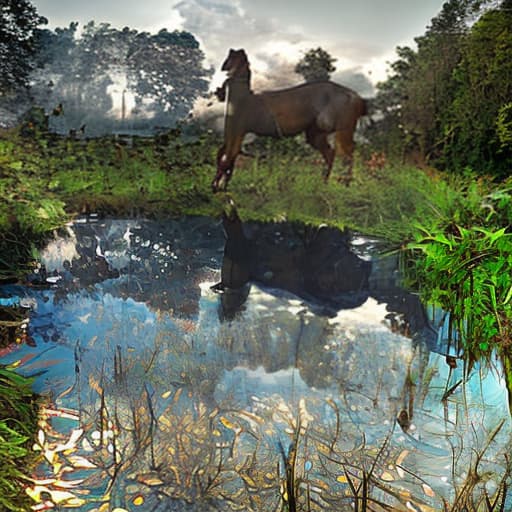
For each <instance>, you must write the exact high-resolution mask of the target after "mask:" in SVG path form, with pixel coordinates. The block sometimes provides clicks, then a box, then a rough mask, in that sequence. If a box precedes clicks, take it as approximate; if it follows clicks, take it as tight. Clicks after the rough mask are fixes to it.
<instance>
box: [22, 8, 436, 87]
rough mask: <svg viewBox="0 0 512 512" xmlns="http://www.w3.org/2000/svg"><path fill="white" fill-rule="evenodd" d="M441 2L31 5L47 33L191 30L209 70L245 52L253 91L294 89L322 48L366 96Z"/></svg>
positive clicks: (340, 78) (340, 76) (336, 76)
mask: <svg viewBox="0 0 512 512" xmlns="http://www.w3.org/2000/svg"><path fill="white" fill-rule="evenodd" d="M443 3H444V2H443V0H309V1H306V0H288V1H282V0H32V4H33V5H35V6H36V8H37V10H38V13H39V14H41V15H43V16H45V17H46V18H48V20H49V24H48V27H49V28H51V29H54V28H56V27H64V26H68V25H69V23H70V22H71V21H78V22H79V23H80V25H83V24H85V23H87V22H88V21H91V20H94V21H95V22H97V23H100V22H107V23H110V24H111V25H112V26H114V27H117V28H123V27H124V26H129V27H130V28H134V29H137V30H145V31H149V32H156V31H158V30H160V29H161V28H167V30H169V31H172V30H175V29H178V30H188V31H190V32H191V33H192V34H193V35H194V36H195V37H196V38H197V39H198V40H199V42H200V44H201V49H202V50H203V52H204V53H205V55H206V63H205V64H206V65H207V66H211V67H213V68H214V69H215V70H216V73H215V75H214V77H213V81H212V88H214V87H216V86H217V85H219V84H220V83H221V82H222V79H223V74H222V73H221V72H220V71H219V68H220V66H221V64H222V62H223V60H224V58H225V56H226V55H227V53H228V51H229V49H230V48H236V49H238V48H244V49H245V50H246V52H247V54H248V56H249V61H250V63H251V69H252V71H253V89H254V90H256V91H257V90H259V89H260V90H261V89H265V88H275V87H278V86H287V85H293V84H294V83H299V82H300V81H301V77H300V76H299V75H297V74H295V73H294V72H293V67H294V66H295V64H296V63H297V61H298V60H300V58H301V57H302V56H303V55H304V53H305V52H306V51H307V50H308V49H310V48H317V47H318V46H321V47H322V48H323V49H324V50H326V51H328V52H329V53H330V54H331V55H332V56H333V57H335V58H336V59H337V60H336V62H335V66H336V68H337V70H336V72H334V73H333V75H332V80H334V81H336V82H339V83H343V84H344V85H347V86H349V87H352V88H354V89H356V90H358V92H360V93H363V94H366V95H369V94H371V91H372V84H373V85H374V84H376V83H377V82H378V81H381V80H384V79H385V78H386V73H387V69H388V68H389V66H388V63H389V62H392V61H393V60H395V48H396V47H397V46H402V45H408V46H411V45H414V37H416V36H419V35H422V34H423V33H424V32H425V28H426V27H427V25H428V24H429V23H430V20H431V19H432V17H434V16H435V15H436V14H437V13H438V12H439V11H440V9H441V6H442V4H443Z"/></svg>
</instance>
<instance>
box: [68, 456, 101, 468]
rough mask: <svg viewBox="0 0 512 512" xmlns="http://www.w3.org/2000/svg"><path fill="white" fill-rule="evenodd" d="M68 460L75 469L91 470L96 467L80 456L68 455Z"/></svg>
mask: <svg viewBox="0 0 512 512" xmlns="http://www.w3.org/2000/svg"><path fill="white" fill-rule="evenodd" d="M68 460H69V463H70V464H71V465H72V466H73V467H75V468H80V469H93V468H95V467H96V464H93V463H92V462H91V461H90V460H87V459H86V458H85V457H81V456H80V455H70V456H69V457H68Z"/></svg>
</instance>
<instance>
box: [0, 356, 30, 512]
mask: <svg viewBox="0 0 512 512" xmlns="http://www.w3.org/2000/svg"><path fill="white" fill-rule="evenodd" d="M37 410H38V406H37V401H36V397H35V396H34V394H33V393H32V391H31V381H30V379H26V378H24V377H21V376H20V375H18V374H16V373H15V372H14V371H12V370H10V369H9V368H6V367H5V366H0V461H1V463H0V510H6V511H16V512H18V511H19V512H23V511H26V510H28V507H29V506H30V500H29V499H28V496H27V495H26V494H25V493H24V492H22V491H21V488H22V487H23V484H24V482H25V479H26V477H25V474H26V468H27V467H29V466H31V465H32V464H33V463H34V454H33V453H34V452H32V451H31V449H30V448H31V446H32V443H33V440H34V438H35V434H36V430H37Z"/></svg>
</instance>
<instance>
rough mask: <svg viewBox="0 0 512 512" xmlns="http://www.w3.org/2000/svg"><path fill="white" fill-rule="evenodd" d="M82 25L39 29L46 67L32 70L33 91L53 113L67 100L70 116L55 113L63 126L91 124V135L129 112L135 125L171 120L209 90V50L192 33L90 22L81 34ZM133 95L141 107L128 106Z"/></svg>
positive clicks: (41, 60)
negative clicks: (205, 52)
mask: <svg viewBox="0 0 512 512" xmlns="http://www.w3.org/2000/svg"><path fill="white" fill-rule="evenodd" d="M76 28H77V27H76V24H75V23H72V24H71V25H70V26H69V28H67V29H57V30H56V31H55V33H52V32H50V31H40V32H39V33H38V42H39V46H38V47H39V48H40V53H39V54H38V63H39V65H40V68H39V69H37V70H36V71H35V72H34V73H33V74H32V75H31V79H32V81H33V86H32V94H33V97H34V98H35V99H36V101H37V102H38V103H39V104H40V105H43V106H44V107H45V108H46V109H47V111H50V112H51V110H52V108H53V106H54V105H56V104H58V103H62V104H63V105H64V112H65V116H61V117H59V118H56V119H53V118H52V119H51V124H52V123H53V125H54V126H53V129H55V130H57V131H61V132H62V131H67V130H69V129H77V128H78V127H80V126H81V125H83V124H86V125H87V133H88V134H89V135H94V134H99V133H105V132H108V131H112V130H113V129H115V127H116V124H118V123H120V122H122V120H123V119H125V117H126V119H130V121H129V122H130V128H134V127H135V125H134V123H135V124H136V125H138V127H139V128H141V129H145V128H147V127H148V126H155V125H157V124H160V125H162V126H166V125H169V124H172V123H174V122H175V121H176V120H177V119H180V118H183V117H185V116H186V115H187V114H188V112H189V111H190V109H191V107H192V104H193V102H194V100H195V99H196V98H197V96H198V95H200V94H202V93H203V92H206V90H207V88H208V82H207V80H206V79H207V78H208V77H209V71H208V70H206V69H204V68H203V66H202V62H203V58H204V55H203V53H202V51H201V50H200V49H199V43H198V42H197V41H196V39H195V38H194V36H193V35H192V34H190V33H188V32H178V31H175V32H168V31H167V30H161V31H160V32H158V33H157V34H149V33H147V32H138V31H137V30H134V29H130V28H129V27H125V28H123V29H122V30H118V29H116V28H113V27H111V26H110V25H109V24H108V23H101V24H95V23H94V22H90V23H88V24H87V25H85V26H84V28H83V30H82V33H81V35H80V37H77V36H76ZM125 96H126V97H131V98H133V100H135V103H136V106H135V109H132V110H130V107H128V109H127V110H126V104H125V101H124V99H125ZM116 103H117V107H120V110H122V115H121V116H118V117H116V114H119V113H120V112H117V110H116V111H115V112H114V111H113V108H114V106H115V104H116ZM121 104H122V107H121ZM125 115H126V116H125ZM119 117H121V119H120V118H119Z"/></svg>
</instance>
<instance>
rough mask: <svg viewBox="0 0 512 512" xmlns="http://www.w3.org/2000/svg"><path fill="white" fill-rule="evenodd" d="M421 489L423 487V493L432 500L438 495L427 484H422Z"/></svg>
mask: <svg viewBox="0 0 512 512" xmlns="http://www.w3.org/2000/svg"><path fill="white" fill-rule="evenodd" d="M421 487H423V492H424V493H425V494H426V495H427V496H430V497H431V498H433V497H434V496H435V495H436V493H435V492H434V490H433V489H432V487H430V485H427V484H422V485H421Z"/></svg>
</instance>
